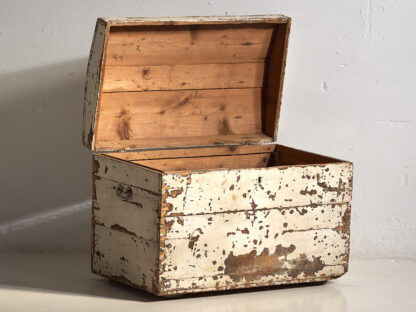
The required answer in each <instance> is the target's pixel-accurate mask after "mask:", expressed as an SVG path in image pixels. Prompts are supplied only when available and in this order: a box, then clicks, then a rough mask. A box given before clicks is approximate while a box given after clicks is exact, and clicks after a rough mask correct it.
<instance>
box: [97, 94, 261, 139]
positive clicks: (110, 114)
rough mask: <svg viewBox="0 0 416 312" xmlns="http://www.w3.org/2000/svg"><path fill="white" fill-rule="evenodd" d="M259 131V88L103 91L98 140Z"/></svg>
mask: <svg viewBox="0 0 416 312" xmlns="http://www.w3.org/2000/svg"><path fill="white" fill-rule="evenodd" d="M260 132H261V89H260V88H250V89H222V90H180V91H170V92H161V91H148V92H121V93H104V94H103V95H102V103H101V113H100V122H99V123H98V126H97V129H96V133H97V136H99V138H100V141H102V140H105V141H112V140H135V139H145V138H155V139H156V138H170V137H189V136H210V135H228V134H245V133H260Z"/></svg>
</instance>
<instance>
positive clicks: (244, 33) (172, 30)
mask: <svg viewBox="0 0 416 312" xmlns="http://www.w3.org/2000/svg"><path fill="white" fill-rule="evenodd" d="M275 26H276V25H270V24H242V25H232V24H229V25H183V26H173V25H168V26H140V27H137V26H136V27H131V26H121V27H115V26H113V27H111V28H110V38H109V41H108V44H109V45H123V44H127V45H129V44H132V43H136V44H140V45H156V46H172V45H174V46H191V45H204V46H205V45H211V44H215V43H220V44H224V45H241V44H246V45H248V44H247V43H249V44H264V43H269V42H270V39H271V36H272V33H273V29H274V27H275Z"/></svg>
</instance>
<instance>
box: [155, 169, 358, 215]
mask: <svg viewBox="0 0 416 312" xmlns="http://www.w3.org/2000/svg"><path fill="white" fill-rule="evenodd" d="M351 193H352V164H351V163H348V162H341V163H330V164H314V165H300V166H289V167H268V168H263V169H233V170H212V171H207V172H193V173H189V174H184V173H182V174H181V175H178V174H165V175H163V181H162V196H163V198H162V201H163V203H162V207H161V214H162V216H169V215H188V214H202V213H215V212H225V211H252V210H253V209H267V208H275V207H279V208H282V207H299V206H305V205H310V204H317V205H323V204H337V203H347V202H350V200H351ZM172 194H174V196H172ZM185 199H186V200H185Z"/></svg>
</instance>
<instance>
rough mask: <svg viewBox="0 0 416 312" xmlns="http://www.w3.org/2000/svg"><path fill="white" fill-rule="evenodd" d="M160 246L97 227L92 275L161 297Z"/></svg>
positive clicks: (123, 233)
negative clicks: (159, 288) (159, 286)
mask: <svg viewBox="0 0 416 312" xmlns="http://www.w3.org/2000/svg"><path fill="white" fill-rule="evenodd" d="M158 257H159V247H158V245H157V244H155V243H153V242H151V241H147V240H144V239H141V238H138V237H136V236H134V235H131V234H128V233H125V232H121V231H117V230H113V229H108V228H106V227H104V226H101V225H95V227H94V243H93V250H92V271H93V273H95V274H99V275H101V276H105V277H108V278H110V279H112V280H116V281H119V282H122V283H125V284H129V285H132V286H134V287H136V288H140V289H143V290H146V291H148V292H152V293H157V285H158V278H157V276H158V273H157V267H156V263H157V259H158Z"/></svg>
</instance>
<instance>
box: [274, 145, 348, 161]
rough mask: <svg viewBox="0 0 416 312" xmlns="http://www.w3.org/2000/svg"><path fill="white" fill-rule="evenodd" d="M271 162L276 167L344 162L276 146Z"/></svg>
mask: <svg viewBox="0 0 416 312" xmlns="http://www.w3.org/2000/svg"><path fill="white" fill-rule="evenodd" d="M273 162H274V164H275V165H278V166H288V165H307V164H329V163H341V162H345V161H344V160H339V159H335V158H332V157H328V156H323V155H319V154H314V153H310V152H305V151H302V150H298V149H295V148H291V147H287V146H283V145H278V146H277V149H276V151H275V152H274V153H273Z"/></svg>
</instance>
